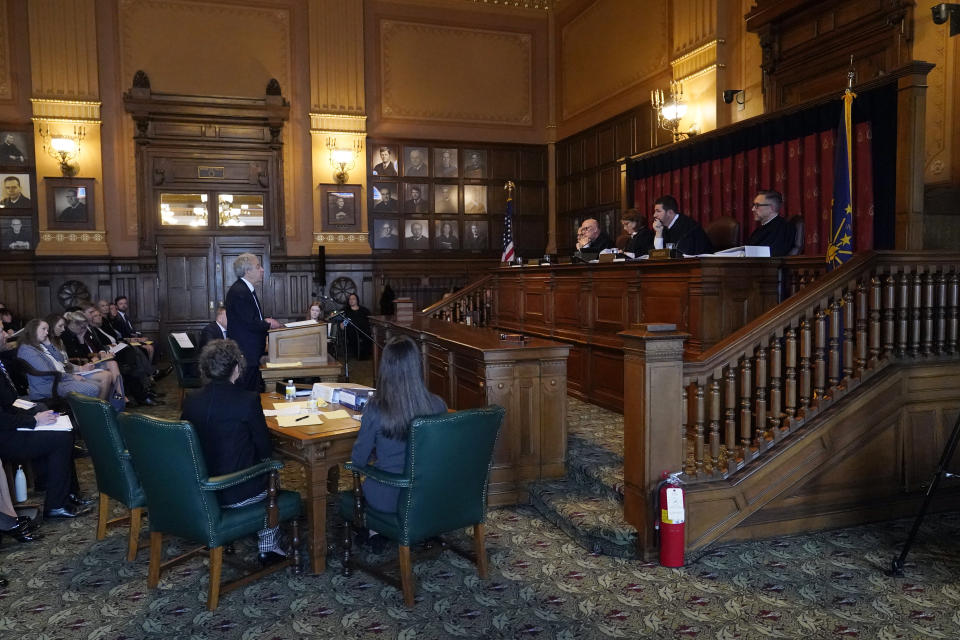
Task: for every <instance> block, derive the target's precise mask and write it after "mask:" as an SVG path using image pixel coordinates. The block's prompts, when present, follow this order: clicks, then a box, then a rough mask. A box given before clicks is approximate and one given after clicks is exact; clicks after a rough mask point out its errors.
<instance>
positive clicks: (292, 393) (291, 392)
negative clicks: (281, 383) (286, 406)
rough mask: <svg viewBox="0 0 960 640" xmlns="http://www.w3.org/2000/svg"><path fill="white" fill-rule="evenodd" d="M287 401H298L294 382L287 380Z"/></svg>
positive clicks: (285, 395) (285, 396)
mask: <svg viewBox="0 0 960 640" xmlns="http://www.w3.org/2000/svg"><path fill="white" fill-rule="evenodd" d="M283 397H284V398H285V399H287V400H296V398H297V388H296V387H295V386H293V380H287V388H286V393H285V394H284V396H283Z"/></svg>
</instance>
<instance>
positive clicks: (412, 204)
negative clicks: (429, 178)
mask: <svg viewBox="0 0 960 640" xmlns="http://www.w3.org/2000/svg"><path fill="white" fill-rule="evenodd" d="M403 212H404V213H430V187H429V186H428V185H425V184H409V183H408V184H405V185H403Z"/></svg>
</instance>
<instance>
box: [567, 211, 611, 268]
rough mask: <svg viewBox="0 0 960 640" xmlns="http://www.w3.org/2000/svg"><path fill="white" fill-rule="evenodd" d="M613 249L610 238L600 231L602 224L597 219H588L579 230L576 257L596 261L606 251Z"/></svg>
mask: <svg viewBox="0 0 960 640" xmlns="http://www.w3.org/2000/svg"><path fill="white" fill-rule="evenodd" d="M611 247H613V242H612V241H611V240H610V236H608V235H607V234H606V232H605V231H601V230H600V223H599V222H597V219H596V218H587V219H586V220H584V221H583V224H581V225H580V229H579V230H577V250H576V251H575V252H574V254H573V255H574V257H576V258H580V259H581V260H596V259H597V256H599V255H600V252H601V251H603V250H604V249H610V248H611Z"/></svg>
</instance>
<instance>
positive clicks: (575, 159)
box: [569, 134, 583, 175]
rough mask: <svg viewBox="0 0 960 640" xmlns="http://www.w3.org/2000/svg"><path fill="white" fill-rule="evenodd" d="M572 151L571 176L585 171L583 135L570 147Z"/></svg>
mask: <svg viewBox="0 0 960 640" xmlns="http://www.w3.org/2000/svg"><path fill="white" fill-rule="evenodd" d="M569 149H570V174H571V175H572V174H575V173H580V172H581V171H583V134H579V135H578V137H576V138H574V139H573V140H572V141H571V142H570V145H569Z"/></svg>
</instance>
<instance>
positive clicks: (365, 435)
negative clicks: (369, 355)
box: [350, 336, 447, 513]
mask: <svg viewBox="0 0 960 640" xmlns="http://www.w3.org/2000/svg"><path fill="white" fill-rule="evenodd" d="M446 410H447V405H446V403H444V401H443V399H442V398H440V397H439V396H436V395H434V394H432V393H430V391H428V390H427V387H426V385H425V384H424V382H423V364H422V361H421V354H420V349H419V348H418V347H417V345H416V343H415V342H414V341H413V340H411V339H410V338H408V337H406V336H397V337H394V338H391V339H390V340H389V341H388V342H387V345H386V347H384V349H383V354H382V355H381V356H380V372H379V375H378V376H377V391H376V393H374V395H373V397H372V398H371V399H370V402H368V403H367V406H366V407H364V410H363V420H362V421H361V423H360V432H359V433H358V434H357V441H356V443H355V444H354V445H353V453H352V454H351V456H350V458H351V460H353V463H354V464H357V465H366V464H368V463H370V461H371V460H372V459H374V458H375V461H374V462H373V466H374V467H376V468H377V469H383V470H384V471H389V472H390V473H402V472H403V465H404V462H405V461H406V455H407V431H408V429H409V427H410V422H411V421H412V420H413V419H414V418H419V417H420V416H431V415H436V414H438V413H443V412H445V411H446ZM363 495H364V498H365V499H366V502H367V504H368V505H370V507H372V508H374V509H376V510H377V511H384V512H387V513H395V512H396V511H397V500H398V499H399V497H400V489H397V488H394V487H388V486H386V485H383V484H380V483H379V482H377V481H376V480H373V479H371V478H368V479H367V480H365V481H364V483H363Z"/></svg>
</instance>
